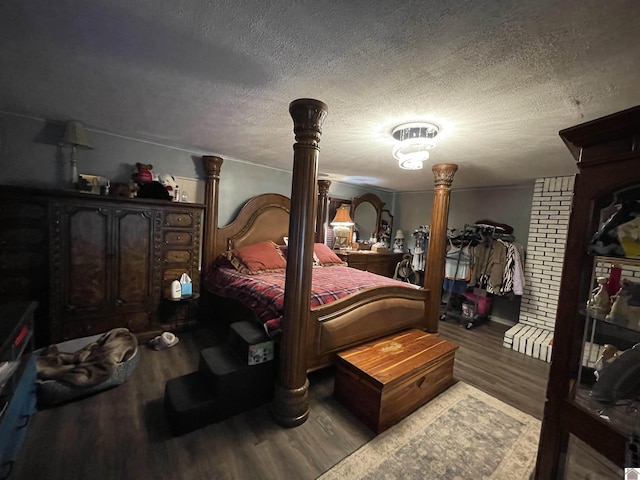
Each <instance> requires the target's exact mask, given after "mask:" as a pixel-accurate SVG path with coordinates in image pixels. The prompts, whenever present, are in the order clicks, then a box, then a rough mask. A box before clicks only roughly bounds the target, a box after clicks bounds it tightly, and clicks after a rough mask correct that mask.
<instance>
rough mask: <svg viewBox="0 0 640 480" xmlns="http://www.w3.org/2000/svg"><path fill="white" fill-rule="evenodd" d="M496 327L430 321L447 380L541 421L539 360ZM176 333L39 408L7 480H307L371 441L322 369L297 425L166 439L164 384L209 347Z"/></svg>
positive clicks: (262, 416) (240, 419)
mask: <svg viewBox="0 0 640 480" xmlns="http://www.w3.org/2000/svg"><path fill="white" fill-rule="evenodd" d="M506 329H507V327H506V326H504V325H499V324H493V323H488V324H483V325H481V326H479V327H477V328H475V329H472V330H466V329H464V328H461V327H460V326H459V325H457V324H455V323H450V322H441V324H440V334H441V335H442V336H443V337H444V338H447V339H448V340H451V341H453V342H455V343H458V344H459V345H460V348H459V349H458V351H457V353H456V363H455V368H454V377H455V378H456V379H457V380H462V381H464V382H466V383H469V384H470V385H474V386H475V387H477V388H479V389H481V390H483V391H485V392H487V393H489V394H491V395H493V396H495V397H497V398H500V399H501V400H503V401H505V402H506V403H509V404H511V405H513V406H515V407H516V408H519V409H520V410H522V411H524V412H526V413H529V414H531V415H533V416H534V417H537V418H541V417H542V408H543V404H544V392H545V388H546V381H547V375H548V364H547V363H545V362H542V361H540V360H534V359H532V358H529V357H526V356H524V355H522V354H519V353H517V352H513V351H511V350H508V349H506V348H504V347H503V346H502V336H503V334H504V331H505V330H506ZM179 337H180V342H179V343H178V344H177V345H176V346H175V347H172V348H170V349H168V350H164V351H160V352H158V351H154V350H150V349H148V348H146V347H141V352H140V353H141V359H140V363H139V364H138V367H137V368H136V370H135V371H134V373H133V375H132V376H131V378H130V379H129V380H128V382H127V383H125V384H124V385H121V386H119V387H116V388H114V389H112V390H109V391H105V392H102V393H100V394H98V395H94V396H92V397H89V398H85V399H82V400H78V401H75V402H72V403H69V404H67V405H63V406H59V407H56V408H51V409H47V410H41V411H39V412H38V413H37V414H36V415H35V416H34V417H33V418H32V421H31V424H30V426H29V429H28V431H27V436H26V440H25V443H24V446H23V448H22V450H21V453H20V456H19V458H18V460H17V462H16V464H15V466H14V473H13V476H12V478H14V479H32V478H46V479H47V480H63V479H64V480H69V479H74V478H82V479H88V478H90V479H92V480H111V479H114V480H115V479H117V480H127V479H132V480H133V479H135V480H141V479H154V480H156V479H157V480H164V479H166V480H179V479H188V480H191V479H230V480H231V479H233V480H238V479H240V480H243V479H251V480H260V479H268V480H272V479H274V478H284V479H296V480H304V479H314V478H316V477H317V476H318V475H320V474H321V473H323V472H324V471H326V470H328V469H329V468H331V467H332V466H333V465H335V464H336V463H338V462H339V461H340V460H342V459H343V458H344V457H346V456H348V455H349V454H350V453H352V452H354V451H355V450H357V449H358V448H359V447H361V446H362V445H364V444H365V443H366V442H368V441H369V440H370V439H372V438H373V437H374V434H373V432H372V431H371V430H369V429H368V428H367V427H365V426H364V425H363V424H362V423H361V422H360V421H359V420H358V419H357V418H356V417H355V416H354V415H352V414H351V413H350V412H349V411H347V410H346V409H345V408H344V407H343V406H342V405H341V404H339V403H338V402H337V401H336V400H335V399H334V398H333V369H332V368H328V369H324V370H321V371H318V372H313V373H312V374H310V376H309V377H310V385H311V386H310V390H309V396H310V404H311V410H310V417H309V420H308V421H307V422H305V423H304V424H302V425H301V426H299V427H296V428H292V429H285V428H282V427H280V426H278V425H277V424H276V423H275V422H274V421H273V420H272V418H271V414H270V412H269V406H268V405H263V406H261V407H258V408H256V409H254V410H251V411H248V412H244V413H242V414H240V415H236V416H234V417H232V418H230V419H227V420H224V421H222V422H219V423H216V424H213V425H209V426H206V427H204V428H201V429H199V430H196V431H194V432H191V433H188V434H186V435H182V436H178V437H174V436H173V435H172V434H171V432H170V430H169V427H168V424H167V421H166V419H165V414H164V409H163V396H164V386H165V383H166V382H167V380H169V379H171V378H174V377H177V376H180V375H185V374H188V373H191V372H193V371H195V370H197V367H198V360H199V352H200V351H201V350H202V349H203V348H206V347H208V346H211V345H214V344H216V343H217V342H219V339H216V338H215V335H214V334H213V333H211V331H209V330H208V329H206V328H203V327H196V329H194V330H192V331H191V332H188V333H187V332H185V333H179ZM43 472H46V475H45V476H43Z"/></svg>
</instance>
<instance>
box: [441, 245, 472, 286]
mask: <svg viewBox="0 0 640 480" xmlns="http://www.w3.org/2000/svg"><path fill="white" fill-rule="evenodd" d="M470 276H471V249H470V246H469V245H467V246H464V247H454V246H453V245H452V246H451V247H450V248H449V250H448V251H447V253H446V254H445V259H444V278H448V279H450V280H465V281H468V280H469V278H470Z"/></svg>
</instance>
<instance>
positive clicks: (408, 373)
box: [334, 330, 458, 433]
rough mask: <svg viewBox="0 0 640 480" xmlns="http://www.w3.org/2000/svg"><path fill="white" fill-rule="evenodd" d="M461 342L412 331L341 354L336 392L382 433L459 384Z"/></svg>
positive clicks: (346, 403)
mask: <svg viewBox="0 0 640 480" xmlns="http://www.w3.org/2000/svg"><path fill="white" fill-rule="evenodd" d="M457 348H458V346H457V345H456V344H455V343H452V342H449V341H448V340H444V339H443V338H440V337H439V336H437V335H432V334H429V333H426V332H423V331H421V330H407V331H404V332H400V333H397V334H394V335H391V336H388V337H384V338H381V339H378V340H375V341H373V342H369V343H366V344H363V345H360V346H357V347H354V348H351V349H349V350H346V351H344V352H340V353H338V356H337V361H336V378H335V389H334V395H335V397H336V398H337V399H338V401H340V403H342V404H343V405H344V406H345V407H347V408H348V409H349V410H350V411H351V412H352V413H353V414H354V415H356V416H357V417H358V418H359V419H360V420H361V421H362V422H363V423H364V424H366V425H367V426H368V427H370V428H371V429H372V430H373V431H375V432H376V433H381V432H383V431H384V430H386V429H387V428H389V427H390V426H392V425H394V424H396V423H397V422H399V421H400V420H402V419H403V418H404V417H406V416H407V415H409V414H410V413H412V412H413V411H415V410H416V409H418V407H420V406H422V405H424V404H425V403H427V402H428V401H429V400H430V399H432V398H433V397H435V396H436V395H438V394H439V393H440V392H442V391H444V390H446V389H447V388H448V387H449V386H451V384H452V383H453V363H454V357H455V351H456V350H457Z"/></svg>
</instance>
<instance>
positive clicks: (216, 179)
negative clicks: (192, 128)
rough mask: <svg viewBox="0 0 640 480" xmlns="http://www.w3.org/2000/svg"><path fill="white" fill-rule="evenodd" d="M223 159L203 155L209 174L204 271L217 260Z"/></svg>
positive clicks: (206, 200)
mask: <svg viewBox="0 0 640 480" xmlns="http://www.w3.org/2000/svg"><path fill="white" fill-rule="evenodd" d="M222 161H223V160H222V159H221V158H220V157H215V156H213V155H203V156H202V164H203V165H204V170H205V172H206V173H207V178H206V180H205V181H206V184H205V191H204V203H205V205H207V208H206V209H205V219H204V225H205V229H204V231H203V232H202V233H203V235H202V271H203V272H204V271H205V268H206V267H208V266H209V265H211V263H212V262H213V261H214V260H215V252H216V251H217V250H216V241H217V237H218V236H217V235H216V230H217V228H218V193H219V185H220V167H222Z"/></svg>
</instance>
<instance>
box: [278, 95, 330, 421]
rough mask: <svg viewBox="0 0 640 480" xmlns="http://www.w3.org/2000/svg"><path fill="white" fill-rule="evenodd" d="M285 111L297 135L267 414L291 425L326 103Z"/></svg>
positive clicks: (296, 409)
mask: <svg viewBox="0 0 640 480" xmlns="http://www.w3.org/2000/svg"><path fill="white" fill-rule="evenodd" d="M289 113H290V114H291V118H292V119H293V123H294V127H293V131H294V133H295V138H296V143H295V144H294V145H293V180H292V185H291V216H290V219H289V259H290V260H289V261H288V262H287V277H286V280H285V291H284V315H283V319H282V338H281V341H280V367H279V368H280V370H279V376H278V383H277V385H276V390H275V396H274V399H273V404H272V406H271V413H272V415H273V417H274V419H275V420H276V422H278V423H279V424H280V425H282V426H284V427H296V426H298V425H301V424H302V423H304V422H305V421H306V420H307V418H308V417H309V397H308V390H309V380H308V378H307V358H308V352H307V351H306V346H307V323H308V317H309V315H310V310H311V275H312V267H313V265H312V263H313V240H314V227H315V217H316V206H317V203H316V201H317V200H316V181H317V178H318V155H319V152H320V149H319V148H318V142H320V135H321V134H322V124H323V122H324V118H325V117H326V115H327V106H326V105H325V104H324V103H322V102H320V101H318V100H313V99H308V98H304V99H299V100H294V101H293V102H291V104H290V105H289ZM291 260H294V261H291Z"/></svg>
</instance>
